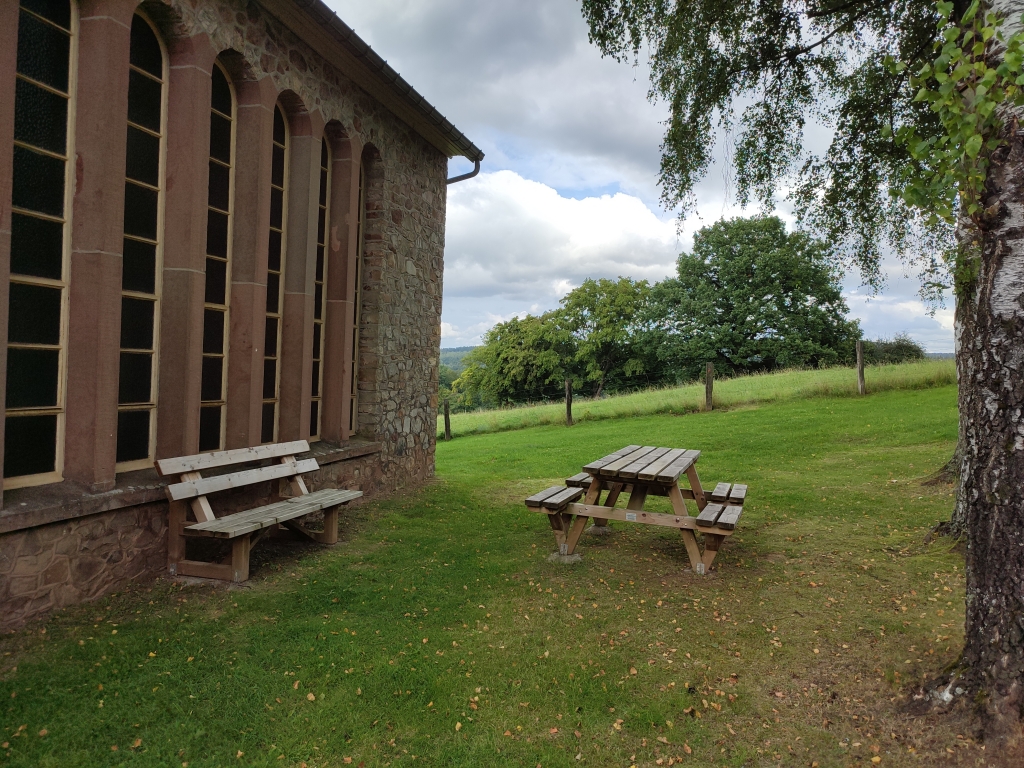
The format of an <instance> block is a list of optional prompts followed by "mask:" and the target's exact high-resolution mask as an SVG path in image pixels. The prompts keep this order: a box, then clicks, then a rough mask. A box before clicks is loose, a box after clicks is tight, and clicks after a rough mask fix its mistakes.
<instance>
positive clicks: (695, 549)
mask: <svg viewBox="0 0 1024 768" xmlns="http://www.w3.org/2000/svg"><path fill="white" fill-rule="evenodd" d="M680 533H682V534H683V546H684V547H686V557H687V558H688V559H689V560H690V567H691V568H693V572H694V573H701V571H703V568H702V567H701V566H702V562H701V557H700V547H699V546H697V537H696V536H694V535H693V531H690V530H687V529H683V530H682V531H680Z"/></svg>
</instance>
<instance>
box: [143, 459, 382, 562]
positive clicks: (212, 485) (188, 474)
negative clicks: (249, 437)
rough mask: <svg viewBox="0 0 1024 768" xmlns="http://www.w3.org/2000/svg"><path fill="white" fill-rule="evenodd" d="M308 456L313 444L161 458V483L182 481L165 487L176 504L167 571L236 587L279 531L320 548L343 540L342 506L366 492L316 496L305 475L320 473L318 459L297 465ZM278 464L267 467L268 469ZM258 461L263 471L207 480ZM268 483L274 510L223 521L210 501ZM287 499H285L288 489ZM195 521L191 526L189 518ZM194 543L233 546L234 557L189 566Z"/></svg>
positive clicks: (248, 511)
mask: <svg viewBox="0 0 1024 768" xmlns="http://www.w3.org/2000/svg"><path fill="white" fill-rule="evenodd" d="M308 450H309V443H307V442H306V441H305V440H296V441H294V442H290V443H278V444H275V445H259V446H256V447H254V448H238V449H235V450H231V451H216V452H214V453H202V454H199V455H197V456H181V457H179V458H175V459H160V460H158V461H157V462H156V468H157V471H158V472H159V473H160V475H161V476H162V477H173V476H177V479H178V482H176V483H172V484H171V485H168V486H167V498H168V500H169V501H170V513H169V515H168V531H167V567H168V570H169V571H170V573H171V575H172V576H199V577H203V578H208V579H225V580H230V581H235V582H240V581H245V580H247V579H248V578H249V552H250V550H251V549H252V547H253V546H254V545H255V544H256V542H257V541H259V540H260V539H261V538H263V537H264V536H265V535H267V534H268V533H270V532H272V531H275V530H279V529H280V527H281V526H284V527H285V528H287V529H289V530H291V531H292V532H294V533H297V534H299V535H301V536H304V537H305V538H308V539H311V540H313V541H317V542H320V543H322V544H334V543H336V542H337V541H338V505H339V504H345V503H347V502H349V501H352V500H353V499H358V498H359V497H360V496H362V495H363V492H362V491H349V490H345V489H343V488H337V489H336V488H325V489H323V490H320V491H314V492H313V493H310V492H309V490H308V489H307V488H306V484H305V483H304V482H303V480H302V474H303V473H305V472H314V471H316V470H317V469H319V468H320V465H319V464H317V462H316V459H312V458H310V459H302V460H299V459H297V458H296V455H297V454H300V453H304V452H305V451H308ZM268 461H269V462H275V461H276V463H270V464H267V462H268ZM254 462H259V464H261V465H263V466H257V467H255V468H252V469H239V471H232V472H229V473H220V474H216V475H214V476H212V477H203V475H202V473H203V472H209V470H214V469H222V468H224V467H231V468H235V467H242V466H244V465H246V464H252V463H254ZM267 481H270V482H271V483H272V485H271V489H272V490H271V497H272V499H271V503H270V504H264V505H263V506H259V507H254V508H252V509H246V510H243V511H240V512H234V513H230V514H225V515H223V516H221V517H217V516H216V515H215V514H214V511H213V508H212V506H211V505H210V501H209V499H208V498H207V497H208V496H210V495H211V494H214V493H217V492H219V491H226V490H230V489H233V488H243V487H245V486H248V485H254V484H256V483H263V482H267ZM285 486H286V487H287V490H288V492H287V493H282V492H281V491H282V490H283V487H285ZM320 511H323V513H324V529H323V531H322V532H320V531H311V530H309V529H307V528H306V527H305V526H303V525H302V523H301V522H300V521H299V518H302V517H305V516H306V515H309V514H311V513H313V512H320ZM190 517H191V518H192V519H189V518H190ZM188 537H208V538H213V539H221V540H226V541H230V542H231V554H230V555H229V556H228V557H226V558H225V559H224V560H223V561H222V562H219V563H212V562H206V561H203V560H189V559H187V557H186V553H185V543H186V539H187V538H188Z"/></svg>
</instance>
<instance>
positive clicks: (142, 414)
mask: <svg viewBox="0 0 1024 768" xmlns="http://www.w3.org/2000/svg"><path fill="white" fill-rule="evenodd" d="M129 62H130V64H129V68H130V73H129V78H128V135H127V149H126V152H125V177H126V179H125V189H124V198H125V209H124V211H125V212H124V243H123V247H124V251H123V261H122V268H121V346H120V360H119V364H120V367H119V371H118V398H117V401H118V413H117V466H116V470H117V471H118V472H123V471H128V470H133V469H142V468H145V467H149V466H152V465H153V455H154V451H155V448H156V408H157V403H156V394H157V389H158V382H157V381H156V375H157V371H158V365H157V363H158V354H159V349H158V347H159V344H158V342H159V338H160V294H161V279H160V278H161V275H162V271H163V270H162V261H163V259H162V255H163V254H162V245H163V239H164V231H163V223H164V222H163V218H164V217H163V202H164V186H165V185H164V178H165V171H164V165H165V162H164V137H165V136H166V133H167V122H166V100H167V93H166V88H165V83H166V81H167V57H166V55H165V52H164V47H163V44H162V43H161V42H160V40H159V38H158V36H157V34H156V31H155V30H154V28H153V26H152V25H151V23H150V21H149V20H148V19H147V18H146V17H145V16H143V15H142V14H141V13H136V14H135V16H134V17H133V18H132V26H131V48H130V54H129Z"/></svg>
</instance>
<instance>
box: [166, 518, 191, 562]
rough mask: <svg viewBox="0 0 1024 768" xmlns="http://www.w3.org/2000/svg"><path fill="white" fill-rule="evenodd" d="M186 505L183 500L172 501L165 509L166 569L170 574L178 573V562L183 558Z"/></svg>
mask: <svg viewBox="0 0 1024 768" xmlns="http://www.w3.org/2000/svg"><path fill="white" fill-rule="evenodd" d="M186 509H187V508H186V506H185V502H183V501H172V502H171V503H170V505H169V506H168V510H167V570H168V571H169V572H170V574H171V576H177V575H178V563H180V562H181V561H182V560H184V559H185V536H184V535H183V534H182V532H181V531H182V529H183V528H184V527H185V523H186V516H187V512H186Z"/></svg>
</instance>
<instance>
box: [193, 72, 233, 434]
mask: <svg viewBox="0 0 1024 768" xmlns="http://www.w3.org/2000/svg"><path fill="white" fill-rule="evenodd" d="M213 66H214V67H217V68H218V69H220V72H221V74H222V75H223V76H224V80H225V81H226V82H227V84H228V89H229V91H230V92H231V114H230V115H226V117H227V118H228V119H229V120H230V121H231V164H230V165H229V166H228V208H227V211H226V215H227V218H228V222H227V249H226V251H225V252H226V254H227V255H226V256H225V259H224V262H225V269H224V303H223V304H212V303H210V302H208V301H206V295H205V290H206V286H205V273H206V259H209V258H214V259H218V258H219V257H217V256H211V255H210V254H209V253H204V254H203V271H204V284H203V291H204V294H203V317H204V320H203V337H204V338H205V335H206V321H205V317H206V310H208V309H212V310H215V311H217V312H220V313H222V314H223V315H224V326H223V329H222V337H223V338H222V346H221V352H220V355H219V357H220V359H221V372H220V377H221V382H220V394H221V397H220V398H219V399H218V400H203V399H202V394H201V393H200V396H199V397H200V400H199V413H200V424H199V428H198V429H197V430H196V431H197V438H198V437H199V436H200V435H201V434H202V410H203V408H204V407H206V408H210V407H217V408H219V409H220V435H219V437H218V441H217V447H216V448H208V449H205V450H206V451H211V450H212V451H219V450H223V449H224V447H225V439H226V437H227V406H228V354H229V352H230V351H231V350H230V348H229V344H230V341H231V263H232V261H233V255H234V244H235V238H234V221H235V170H236V168H237V166H238V147H237V138H238V93H237V91H236V89H235V84H234V82H233V81H232V79H231V74H230V72H229V71H228V68H227V67H225V66H224V65H223V64H222V63H221V62H220V60H219V59H217V60H214V62H213ZM210 79H211V81H212V80H213V71H212V70H211V72H210ZM213 111H214V109H213V98H212V87H211V100H210V108H209V112H213ZM217 114H219V115H222V116H225V115H224V113H223V112H218V113H217ZM207 160H208V161H210V160H214V161H216V162H220V161H217V160H216V158H214V157H213V155H211V154H209V152H208V153H207ZM207 183H209V179H207ZM206 208H207V211H209V210H210V204H209V201H207V205H206ZM214 210H219V209H214ZM207 227H209V224H207ZM204 249H205V246H204ZM215 356H217V355H208V354H207V353H206V352H205V351H203V349H202V346H201V345H200V360H202V359H203V358H206V357H215ZM200 365H201V364H200ZM200 375H201V368H200ZM200 450H204V449H200Z"/></svg>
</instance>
